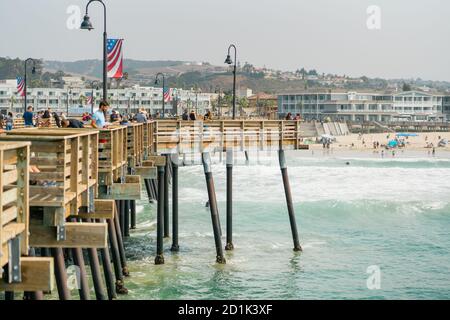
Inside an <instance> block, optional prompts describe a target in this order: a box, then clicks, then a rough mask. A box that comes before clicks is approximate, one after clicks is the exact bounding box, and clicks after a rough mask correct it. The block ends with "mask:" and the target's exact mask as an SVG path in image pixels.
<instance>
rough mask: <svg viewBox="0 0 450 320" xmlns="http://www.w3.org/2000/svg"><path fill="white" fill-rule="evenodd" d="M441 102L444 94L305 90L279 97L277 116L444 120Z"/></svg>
mask: <svg viewBox="0 0 450 320" xmlns="http://www.w3.org/2000/svg"><path fill="white" fill-rule="evenodd" d="M443 101H444V96H443V95H435V94H431V93H425V92H419V91H407V92H400V93H389V92H369V91H368V92H344V91H331V90H327V91H316V92H309V91H307V92H299V93H288V94H282V95H279V96H278V115H279V117H284V116H285V115H286V114H287V113H289V112H290V113H292V114H294V115H295V114H297V113H299V114H300V115H301V116H302V117H303V118H304V119H318V120H322V119H325V118H330V119H332V120H342V121H356V122H362V121H378V122H390V121H444V120H445V117H446V116H445V114H444V113H443ZM448 105H449V107H450V99H449V103H448ZM449 109H450V108H449ZM449 113H450V112H449ZM449 119H450V118H449Z"/></svg>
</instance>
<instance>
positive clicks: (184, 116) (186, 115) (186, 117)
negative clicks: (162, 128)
mask: <svg viewBox="0 0 450 320" xmlns="http://www.w3.org/2000/svg"><path fill="white" fill-rule="evenodd" d="M181 119H182V120H189V114H188V112H187V110H186V109H184V111H183V114H182V115H181Z"/></svg>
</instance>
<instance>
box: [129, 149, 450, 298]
mask: <svg viewBox="0 0 450 320" xmlns="http://www.w3.org/2000/svg"><path fill="white" fill-rule="evenodd" d="M286 157H287V163H288V172H289V178H290V183H291V188H292V194H293V199H294V207H295V213H296V218H297V225H298V230H299V234H300V241H301V245H302V247H303V252H301V253H295V252H293V250H292V248H293V244H292V237H291V233H290V226H289V220H288V213H287V207H286V203H285V197H284V191H283V185H282V179H281V174H280V170H279V167H278V159H277V154H276V153H265V152H264V153H263V152H261V153H259V154H257V153H256V152H255V153H250V155H249V159H250V161H249V163H246V162H245V158H244V156H243V154H237V163H236V164H235V166H234V217H233V219H234V239H233V242H234V244H235V250H234V251H232V252H226V259H227V264H226V265H218V264H216V263H215V246H214V238H213V233H212V226H211V217H210V211H209V209H208V208H205V202H206V200H207V191H206V184H205V178H204V174H203V168H202V166H200V165H193V166H186V167H181V168H180V170H179V194H180V198H179V232H180V234H179V243H180V248H181V250H180V252H179V253H172V252H170V246H171V239H166V240H165V251H164V255H165V260H166V263H165V264H164V265H159V266H156V265H154V257H155V250H156V227H155V214H156V204H155V205H153V204H149V203H148V201H147V200H146V196H145V195H143V199H144V200H142V201H140V202H138V208H137V209H138V228H137V230H132V235H131V237H130V238H129V239H128V240H127V241H126V246H127V250H128V263H129V267H130V270H131V274H132V276H131V277H130V278H127V279H126V286H127V288H128V289H129V291H130V293H129V295H127V296H122V297H121V299H449V298H450V196H449V195H450V155H449V154H445V153H442V154H441V153H439V152H438V153H437V155H436V157H432V156H429V155H428V154H427V153H424V152H421V153H412V152H410V153H408V152H405V153H399V154H397V155H396V156H395V157H393V156H392V155H391V154H386V155H385V156H384V158H382V157H381V155H380V154H369V153H362V152H359V153H357V152H353V153H336V152H335V153H324V152H322V151H315V152H314V153H313V152H311V151H290V152H287V154H286ZM195 161H196V162H197V163H198V161H199V159H195ZM213 162H214V165H213V175H214V181H215V187H216V191H217V198H218V202H219V212H220V216H221V225H222V230H223V234H224V237H223V239H222V240H223V243H224V244H225V225H226V220H225V216H226V210H225V209H226V207H225V197H226V193H225V186H226V183H225V173H226V169H225V165H224V164H222V163H220V161H219V158H218V156H217V155H214V156H213ZM371 266H372V268H373V266H375V268H379V286H377V287H376V288H375V289H374V288H373V287H370V286H369V287H370V289H369V287H368V285H367V281H368V278H369V277H370V276H371V273H368V272H367V271H368V268H369V270H370V267H371Z"/></svg>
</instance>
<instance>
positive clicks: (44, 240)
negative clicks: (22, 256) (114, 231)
mask: <svg viewBox="0 0 450 320" xmlns="http://www.w3.org/2000/svg"><path fill="white" fill-rule="evenodd" d="M65 228H66V240H59V241H57V239H56V236H55V234H56V229H55V228H54V227H44V226H41V225H31V226H30V229H31V230H30V246H32V247H38V248H105V247H106V244H107V242H106V238H107V226H106V223H78V222H67V223H66V225H65Z"/></svg>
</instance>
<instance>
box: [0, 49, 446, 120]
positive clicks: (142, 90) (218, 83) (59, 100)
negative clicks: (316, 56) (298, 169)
mask: <svg viewBox="0 0 450 320" xmlns="http://www.w3.org/2000/svg"><path fill="white" fill-rule="evenodd" d="M124 61H125V62H124V64H125V65H126V66H127V67H126V68H125V74H124V77H123V78H122V79H117V80H114V81H112V82H110V83H109V84H108V85H109V88H110V89H109V92H108V97H109V100H110V103H111V105H112V106H113V107H114V108H115V109H117V110H118V111H120V112H124V113H130V112H137V110H139V109H141V108H144V109H146V110H147V111H148V112H150V113H151V114H156V113H161V112H162V90H161V88H160V87H158V86H156V85H155V84H154V83H153V81H154V77H155V74H156V73H157V72H164V73H165V74H166V76H167V84H168V86H169V87H170V88H171V94H170V98H169V99H168V101H167V104H166V106H165V107H166V108H165V110H166V113H167V114H168V115H180V114H181V113H182V112H183V110H194V112H196V113H205V112H207V111H208V110H211V111H212V112H213V113H215V114H218V115H228V114H229V113H230V110H231V108H230V106H231V103H232V92H231V89H232V84H231V83H230V79H229V78H230V77H229V73H230V70H229V69H228V67H225V66H213V65H211V64H210V63H208V62H183V61H137V60H124ZM22 68H23V62H22V61H21V60H20V59H10V58H0V110H1V112H2V113H6V112H8V111H13V112H15V113H21V112H23V109H24V105H23V104H24V101H23V97H20V96H18V95H17V81H16V79H15V76H18V75H20V74H21V73H23V70H21V69H22ZM100 69H101V63H100V61H98V60H85V61H77V62H58V61H42V60H40V61H39V63H38V67H37V72H36V74H34V75H30V78H31V81H30V82H29V85H28V93H27V96H28V101H27V102H28V104H30V105H33V106H34V107H35V109H36V110H43V109H47V108H51V109H53V110H55V111H60V112H65V113H69V114H74V115H75V114H82V113H83V112H89V111H92V109H93V108H94V107H95V104H96V103H98V102H99V101H100V100H101V83H99V82H98V79H97V78H96V76H98V74H99V73H100V72H99V70H100ZM237 75H238V79H237V91H236V96H237V104H238V108H239V109H238V114H239V115H241V116H246V117H258V116H264V117H269V118H272V119H276V118H282V117H286V115H288V114H289V113H290V114H292V115H300V116H301V117H302V118H304V119H308V120H309V119H316V120H324V119H331V120H341V121H342V120H344V121H355V122H362V121H377V122H391V121H450V83H447V82H441V81H426V80H422V79H398V80H386V79H378V78H375V79H371V78H368V77H365V76H361V77H350V76H347V75H336V74H325V73H320V72H318V71H316V70H314V69H312V70H306V69H305V68H301V69H298V70H296V71H280V70H274V69H270V68H266V67H255V66H253V65H252V64H250V63H248V62H245V63H239V64H238V73H237ZM166 86H167V85H166ZM90 97H93V98H90Z"/></svg>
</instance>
